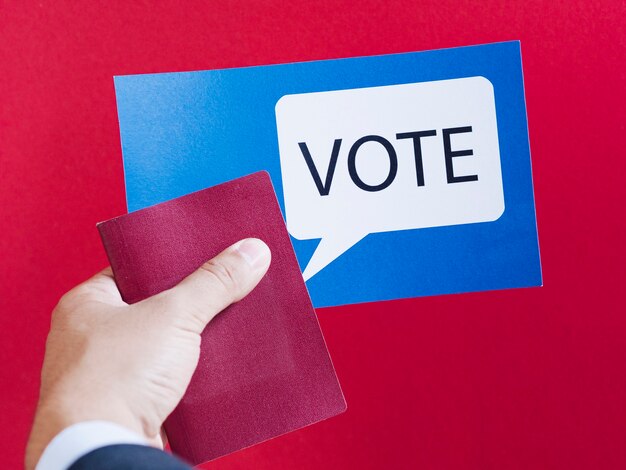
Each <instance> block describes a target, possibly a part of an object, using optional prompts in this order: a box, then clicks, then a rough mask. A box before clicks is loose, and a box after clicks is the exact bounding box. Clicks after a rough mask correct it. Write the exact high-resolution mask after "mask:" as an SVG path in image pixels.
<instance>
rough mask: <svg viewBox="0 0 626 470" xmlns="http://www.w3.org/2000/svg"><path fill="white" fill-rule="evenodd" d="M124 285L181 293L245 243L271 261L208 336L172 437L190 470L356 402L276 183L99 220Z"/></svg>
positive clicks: (250, 182)
mask: <svg viewBox="0 0 626 470" xmlns="http://www.w3.org/2000/svg"><path fill="white" fill-rule="evenodd" d="M98 229H99V231H100V235H101V237H102V241H103V243H104V247H105V249H106V252H107V255H108V257H109V260H110V262H111V266H112V268H113V272H114V274H115V280H116V282H117V286H118V288H119V290H120V292H121V293H122V297H123V298H124V300H125V301H126V302H129V303H133V302H138V301H140V300H142V299H144V298H146V297H149V296H151V295H153V294H156V293H158V292H161V291H163V290H165V289H168V288H170V287H173V286H175V285H176V284H178V282H180V281H181V280H182V279H183V278H184V277H186V276H188V275H189V274H191V273H192V272H193V271H194V270H196V269H197V268H198V267H199V266H200V265H201V264H202V263H203V262H205V261H207V260H209V259H211V258H212V257H214V256H215V255H217V254H218V253H219V252H221V251H222V250H223V249H225V248H226V247H228V246H230V245H231V244H233V243H235V242H236V241H238V240H240V239H243V238H248V237H255V238H260V239H261V240H263V241H265V243H267V245H268V246H269V247H270V249H271V251H272V263H271V265H270V268H269V270H268V272H267V274H266V275H265V277H264V278H263V279H262V280H261V282H260V283H259V285H258V286H257V287H256V288H255V289H254V290H253V291H252V293H250V295H248V296H247V297H246V298H244V299H243V300H241V301H240V302H238V303H235V304H233V305H231V306H230V307H228V308H227V309H226V310H224V311H223V312H222V313H221V314H219V315H218V316H217V317H216V318H215V319H213V321H211V323H209V325H208V326H207V328H206V329H205V331H204V333H203V334H202V346H201V353H200V362H199V364H198V368H197V370H196V372H195V374H194V376H193V378H192V379H191V383H190V385H189V388H188V389H187V392H186V394H185V396H184V397H183V399H182V401H181V402H180V404H179V405H178V407H177V408H176V409H175V410H174V412H173V413H172V414H171V415H170V416H169V418H168V419H167V421H166V423H165V430H166V433H167V436H168V439H169V443H170V445H171V448H172V450H173V451H174V452H175V453H176V454H178V455H180V456H181V457H183V458H185V459H186V460H188V461H189V462H191V463H192V464H194V465H195V464H199V463H201V462H205V461H208V460H212V459H215V458H217V457H220V456H223V455H225V454H228V453H230V452H233V451H236V450H239V449H243V448H244V447H248V446H251V445H253V444H256V443H259V442H261V441H264V440H266V439H270V438H272V437H275V436H278V435H280V434H284V433H286V432H289V431H293V430H295V429H298V428H301V427H303V426H307V425H309V424H312V423H315V422H317V421H320V420H323V419H326V418H329V417H331V416H334V415H336V414H339V413H341V412H343V411H345V409H346V403H345V400H344V397H343V394H342V392H341V388H340V386H339V382H338V381H337V376H336V375H335V371H334V369H333V365H332V363H331V360H330V356H329V355H328V351H327V349H326V344H325V343H324V338H323V337H322V333H321V331H320V327H319V324H318V321H317V317H316V315H315V311H314V310H313V306H312V304H311V300H310V298H309V295H308V292H307V290H306V287H305V285H304V281H303V279H302V274H301V272H300V268H299V267H298V262H297V260H296V257H295V254H294V252H293V248H292V245H291V241H290V239H289V235H288V233H287V229H286V227H285V224H284V221H283V217H282V214H281V211H280V208H279V206H278V203H277V201H276V195H275V193H274V190H273V187H272V183H271V181H270V178H269V175H268V174H267V173H266V172H259V173H254V174H251V175H248V176H244V177H243V178H239V179H236V180H233V181H230V182H228V183H224V184H220V185H218V186H214V187H212V188H208V189H204V190H202V191H198V192H195V193H192V194H189V195H187V196H183V197H180V198H177V199H174V200H171V201H168V202H164V203H162V204H158V205H156V206H152V207H148V208H146V209H142V210H139V211H137V212H133V213H130V214H128V215H123V216H121V217H117V218H115V219H111V220H109V221H107V222H102V223H100V224H98Z"/></svg>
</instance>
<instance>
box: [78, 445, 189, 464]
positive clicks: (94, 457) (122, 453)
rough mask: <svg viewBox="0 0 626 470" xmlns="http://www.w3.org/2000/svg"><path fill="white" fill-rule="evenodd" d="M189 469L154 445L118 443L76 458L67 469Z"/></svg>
mask: <svg viewBox="0 0 626 470" xmlns="http://www.w3.org/2000/svg"><path fill="white" fill-rule="evenodd" d="M146 469H151V470H152V469H154V470H190V469H191V467H190V466H189V465H187V464H186V463H184V462H183V461H182V460H179V459H177V458H176V457H174V456H172V455H170V454H168V453H167V452H163V451H162V450H159V449H155V448H154V447H148V446H141V445H133V444H118V445H112V446H105V447H100V448H99V449H96V450H93V451H91V452H89V453H88V454H86V455H83V456H82V457H81V458H80V459H78V460H77V461H76V462H74V464H72V466H70V468H69V469H68V470H146Z"/></svg>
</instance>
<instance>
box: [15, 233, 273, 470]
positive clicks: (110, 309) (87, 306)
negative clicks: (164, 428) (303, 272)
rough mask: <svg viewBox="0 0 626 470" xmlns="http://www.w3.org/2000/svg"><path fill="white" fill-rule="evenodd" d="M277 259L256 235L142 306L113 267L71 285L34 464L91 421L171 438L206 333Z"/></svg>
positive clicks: (32, 453)
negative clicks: (171, 423) (57, 440)
mask: <svg viewBox="0 0 626 470" xmlns="http://www.w3.org/2000/svg"><path fill="white" fill-rule="evenodd" d="M270 259H271V254H270V250H269V248H268V247H267V245H265V243H263V242H262V241H260V240H257V239H252V238H250V239H245V240H242V241H240V242H238V243H236V244H234V245H233V246H231V247H229V248H227V249H226V250H224V251H223V252H222V253H220V254H219V255H218V256H216V257H215V258H214V259H212V260H211V261H208V262H207V263H205V264H204V265H203V266H202V267H201V268H199V269H198V270H197V271H196V272H195V273H193V274H192V275H190V276H189V277H187V278H186V279H184V280H183V281H182V282H181V283H180V284H178V285H177V286H176V287H174V288H172V289H170V290H168V291H165V292H162V293H160V294H157V295H155V296H153V297H150V298H148V299H146V300H144V301H142V302H138V303H136V304H133V305H128V304H126V303H125V302H124V301H123V300H122V298H121V296H120V293H119V291H118V290H117V287H116V285H115V281H114V280H113V275H112V272H111V270H110V268H107V269H105V270H104V271H102V272H101V273H99V274H97V275H96V276H94V277H93V278H91V279H90V280H88V281H86V282H85V283H83V284H81V285H79V286H77V287H76V288H74V289H72V290H71V291H70V292H68V293H67V294H65V295H64V296H63V298H62V299H61V300H60V302H59V304H58V305H57V307H56V308H55V310H54V312H53V314H52V325H51V328H50V333H49V335H48V340H47V342H46V353H45V358H44V364H43V369H42V374H41V392H40V398H39V404H38V407H37V412H36V414H35V421H34V424H33V429H32V431H31V435H30V438H29V441H28V445H27V450H26V468H27V469H32V468H34V467H35V465H36V463H37V461H38V460H39V457H40V456H41V453H42V452H43V450H44V448H45V447H46V445H47V444H48V443H49V442H50V441H51V440H52V438H53V437H54V436H55V435H57V434H58V433H59V432H61V431H62V430H63V429H64V428H66V427H68V426H70V425H72V424H75V423H78V422H82V421H91V420H104V421H111V422H113V423H117V424H119V425H122V426H125V427H127V428H129V429H131V430H133V431H135V432H137V433H139V434H140V435H142V436H144V437H145V438H146V439H147V440H148V441H149V442H151V443H152V444H153V445H155V446H158V447H162V446H163V441H162V439H161V435H160V430H161V425H162V424H163V421H165V419H166V418H167V416H168V415H169V414H170V413H171V412H172V411H173V410H174V408H175V407H176V405H177V404H178V402H179V401H180V399H181V398H182V396H183V394H184V392H185V390H186V389H187V386H188V385H189V382H190V380H191V376H192V374H193V372H194V370H195V368H196V365H197V364H198V358H199V354H200V333H202V331H203V330H204V328H205V326H206V325H207V323H208V322H209V321H211V319H212V318H213V317H214V316H215V315H217V314H218V313H219V312H220V311H222V310H223V309H225V308H226V307H228V306H229V305H230V304H231V303H233V302H237V301H239V300H241V299H242V298H243V297H245V296H246V295H247V294H248V293H249V292H250V291H251V290H252V289H253V288H254V287H255V286H256V285H257V283H258V282H259V281H260V280H261V278H262V277H263V275H264V274H265V272H266V271H267V269H268V267H269V264H270Z"/></svg>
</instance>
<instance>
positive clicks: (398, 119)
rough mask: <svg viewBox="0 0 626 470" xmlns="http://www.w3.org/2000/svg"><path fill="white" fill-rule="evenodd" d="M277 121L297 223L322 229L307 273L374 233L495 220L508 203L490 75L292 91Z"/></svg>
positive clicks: (307, 234)
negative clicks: (332, 89)
mask: <svg viewBox="0 0 626 470" xmlns="http://www.w3.org/2000/svg"><path fill="white" fill-rule="evenodd" d="M276 124H277V129H278V144H279V151H280V165H281V170H282V181H283V191H284V196H285V212H286V219H287V220H286V222H287V229H288V230H289V233H291V235H293V236H294V237H295V238H297V239H300V240H307V239H318V238H321V241H320V243H319V245H318V247H317V249H316V250H315V252H314V253H313V256H312V257H311V259H310V261H309V263H308V265H307V266H306V268H305V270H304V273H303V276H304V278H305V280H308V279H310V278H311V277H312V276H314V275H315V274H316V273H318V272H319V271H320V270H322V269H323V268H324V267H326V266H327V265H328V264H330V263H331V262H332V261H333V260H335V259H336V258H338V257H339V256H340V255H341V254H343V253H344V252H345V251H347V250H348V249H349V248H350V247H352V246H353V245H354V244H356V243H357V242H359V241H360V240H361V239H363V237H365V236H366V235H368V234H370V233H377V232H389V231H395V230H408V229H418V228H426V227H439V226H447V225H460V224H469V223H476V222H490V221H494V220H497V219H498V218H499V217H500V216H501V215H502V213H503V212H504V194H503V190H502V173H501V169H500V152H499V147H498V130H497V123H496V110H495V101H494V92H493V86H492V84H491V82H489V80H487V79H486V78H484V77H470V78H461V79H454V80H441V81H433V82H422V83H411V84H403V85H390V86H381V87H374V88H359V89H351V90H339V91H328V92H318V93H305V94H297V95H285V96H283V97H282V98H280V99H279V100H278V102H277V103H276ZM433 131H434V133H435V134H434V135H432V134H433ZM415 133H420V134H415ZM446 142H447V143H448V145H447V150H446ZM420 151H421V152H420ZM470 151H471V154H470ZM420 153H421V164H420V158H419V156H420ZM446 155H447V156H446ZM394 157H395V158H394ZM307 160H308V163H307ZM394 161H395V165H394ZM394 166H395V172H394ZM333 168H334V172H333ZM316 175H317V177H316ZM451 178H452V179H451ZM316 180H317V181H316Z"/></svg>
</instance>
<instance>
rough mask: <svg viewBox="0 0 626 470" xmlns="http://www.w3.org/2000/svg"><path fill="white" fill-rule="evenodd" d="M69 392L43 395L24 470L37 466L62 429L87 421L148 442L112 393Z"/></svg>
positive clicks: (137, 423)
mask: <svg viewBox="0 0 626 470" xmlns="http://www.w3.org/2000/svg"><path fill="white" fill-rule="evenodd" d="M77 392H78V393H69V392H67V391H64V387H57V390H56V391H54V392H52V393H48V394H45V396H42V399H41V400H40V403H39V405H38V407H37V412H36V414H35V419H34V422H33V428H32V431H31V434H30V437H29V440H28V444H27V447H26V458H25V464H26V469H27V470H32V469H34V468H35V466H36V465H37V462H38V461H39V459H40V457H41V455H42V453H43V452H44V450H45V449H46V447H47V446H48V444H50V442H51V441H52V440H53V439H54V438H55V436H57V435H58V434H59V433H61V432H62V431H63V430H64V429H66V428H68V427H70V426H72V425H74V424H77V423H81V422H86V421H106V422H110V423H114V424H117V425H120V426H122V427H124V428H126V429H128V430H130V431H133V432H134V433H136V434H138V435H139V436H142V437H143V438H145V439H146V440H147V441H149V440H150V439H149V438H148V437H147V436H146V435H145V433H144V432H143V429H142V426H141V423H140V422H139V420H137V419H135V418H134V417H133V416H132V413H130V411H129V410H128V409H127V407H126V406H125V405H124V404H123V403H117V401H118V400H116V399H115V398H114V395H115V394H112V393H93V392H87V391H82V392H80V391H77Z"/></svg>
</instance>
